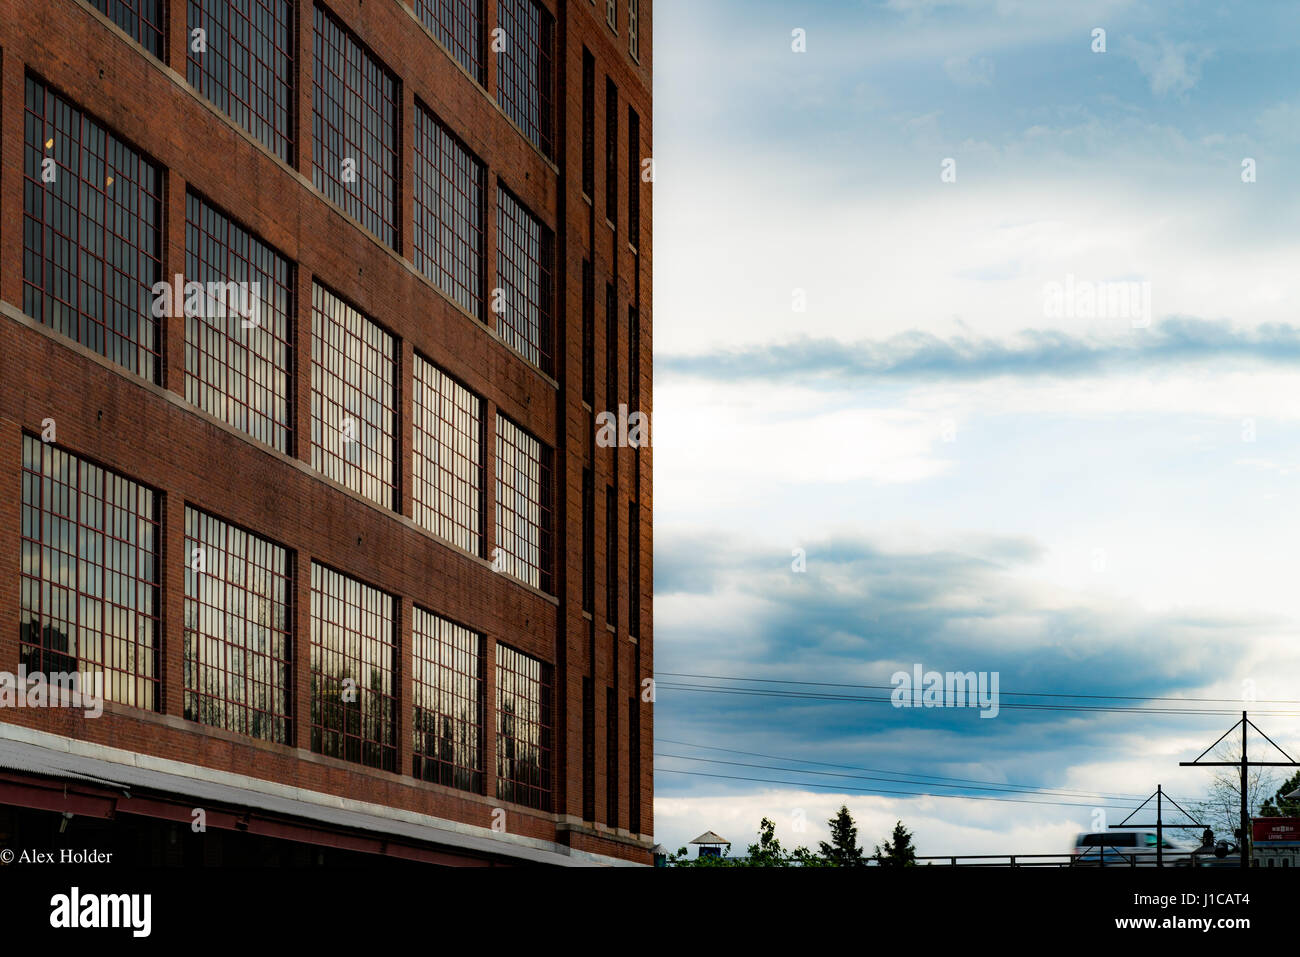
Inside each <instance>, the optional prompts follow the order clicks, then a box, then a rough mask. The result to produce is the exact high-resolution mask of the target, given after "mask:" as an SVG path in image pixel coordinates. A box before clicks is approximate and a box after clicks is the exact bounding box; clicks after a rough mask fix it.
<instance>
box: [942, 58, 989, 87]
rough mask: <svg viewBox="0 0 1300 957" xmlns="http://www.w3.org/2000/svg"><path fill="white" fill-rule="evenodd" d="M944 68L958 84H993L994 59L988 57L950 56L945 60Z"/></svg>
mask: <svg viewBox="0 0 1300 957" xmlns="http://www.w3.org/2000/svg"><path fill="white" fill-rule="evenodd" d="M943 69H944V71H945V72H946V73H947V74H948V76H949V77H951V78H952V81H953V82H954V83H956V84H957V85H958V86H991V85H992V84H993V73H994V67H993V61H992V60H990V59H989V58H988V57H968V56H965V57H964V56H952V57H948V59H946V60H944V62H943Z"/></svg>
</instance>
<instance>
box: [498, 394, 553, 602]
mask: <svg viewBox="0 0 1300 957" xmlns="http://www.w3.org/2000/svg"><path fill="white" fill-rule="evenodd" d="M496 454H497V484H496V493H497V504H496V509H497V522H496V533H497V535H496V543H497V551H498V554H497V555H495V556H494V558H495V559H496V560H497V565H498V567H499V568H500V569H501V570H502V571H503V572H505V573H506V574H507V575H513V576H514V577H515V578H518V579H519V580H520V581H522V582H526V583H527V584H529V585H532V586H533V587H534V588H540V589H542V590H543V591H550V590H551V494H552V492H551V450H550V448H548V447H547V446H545V445H542V443H541V442H539V441H537V439H535V438H533V437H532V436H531V435H529V434H528V433H527V432H525V431H524V430H523V429H521V428H519V427H518V426H517V425H515V424H514V423H513V422H511V421H510V420H509V419H507V418H504V417H503V416H500V415H498V416H497V441H496Z"/></svg>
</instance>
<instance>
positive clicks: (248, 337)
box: [184, 193, 294, 452]
mask: <svg viewBox="0 0 1300 957" xmlns="http://www.w3.org/2000/svg"><path fill="white" fill-rule="evenodd" d="M185 276H186V280H187V282H196V283H200V284H201V286H202V289H203V294H202V295H201V296H197V297H195V299H196V301H193V302H192V301H191V300H190V297H189V295H188V292H187V293H186V296H185V301H186V305H185V309H184V312H185V397H186V398H187V399H188V400H189V401H190V402H193V403H194V404H195V405H197V406H198V407H199V408H201V409H203V410H204V411H205V412H209V413H211V414H212V415H215V416H216V417H217V418H219V419H221V420H222V421H223V422H226V423H228V424H229V425H232V426H234V427H235V428H237V429H240V430H241V431H244V432H247V433H248V434H249V435H251V436H252V437H253V438H255V439H257V440H258V441H259V442H265V443H266V444H267V445H269V446H271V447H273V448H276V449H279V450H280V451H281V452H288V451H289V440H290V437H291V436H292V435H293V394H292V369H293V336H292V333H291V331H290V329H291V327H290V323H291V318H290V317H291V316H292V315H293V294H294V293H293V290H294V272H293V266H292V264H291V263H290V262H289V261H288V260H287V259H285V258H284V257H283V256H281V255H280V254H279V253H277V252H276V251H275V250H273V249H271V247H269V246H266V245H264V244H263V243H261V242H260V241H259V240H258V239H256V238H255V237H254V236H252V235H250V234H249V233H247V232H245V231H244V229H242V228H241V227H240V226H239V225H238V224H236V223H234V222H232V221H231V220H230V219H228V218H227V217H226V216H225V214H223V213H221V212H220V211H219V210H217V209H215V208H214V207H212V206H209V205H208V204H207V203H205V202H204V201H203V200H201V199H200V198H199V197H198V196H196V195H194V194H193V193H189V194H188V195H186V197H185Z"/></svg>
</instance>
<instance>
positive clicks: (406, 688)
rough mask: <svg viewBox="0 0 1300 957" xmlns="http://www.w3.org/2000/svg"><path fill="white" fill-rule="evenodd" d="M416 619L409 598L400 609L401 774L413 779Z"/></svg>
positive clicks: (399, 736) (398, 621)
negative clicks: (413, 677)
mask: <svg viewBox="0 0 1300 957" xmlns="http://www.w3.org/2000/svg"><path fill="white" fill-rule="evenodd" d="M413 617H414V605H413V603H412V602H411V600H410V599H409V598H403V599H401V600H400V601H399V602H398V606H397V635H396V644H397V647H396V650H395V654H394V657H395V658H396V662H395V666H396V668H397V675H396V688H395V691H396V692H397V773H398V774H404V775H408V776H409V775H410V773H411V756H412V752H413V751H414V748H413V747H412V745H411V733H412V730H413V709H414V704H415V695H414V689H413V687H412V676H413V675H414V673H415V668H414V663H413V661H412V655H413V650H414V642H413V641H412V640H411V626H412V623H413V622H412V619H413Z"/></svg>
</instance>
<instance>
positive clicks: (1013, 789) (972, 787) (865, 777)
mask: <svg viewBox="0 0 1300 957" xmlns="http://www.w3.org/2000/svg"><path fill="white" fill-rule="evenodd" d="M655 757H657V758H675V759H678V760H682V761H702V762H705V763H708V764H726V765H730V766H732V767H738V768H761V769H764V770H767V771H784V772H786V773H789V774H816V775H819V776H822V777H833V778H851V779H853V780H855V781H883V782H884V783H886V784H917V785H921V786H928V787H940V788H953V789H955V790H962V791H996V792H999V793H1004V794H1042V795H1048V796H1051V795H1052V794H1053V792H1052V791H1050V790H1047V789H1040V788H1022V787H1017V786H1015V785H997V784H943V783H935V784H929V785H927V784H926V782H925V781H915V780H907V779H903V780H896V779H893V778H881V777H876V776H874V775H869V774H847V773H845V772H843V771H813V770H811V769H807V768H783V767H780V766H778V765H775V764H751V763H749V762H745V761H724V760H723V759H721V758H701V757H691V756H690V755H686V754H665V753H663V752H661V751H656V752H655ZM937 796H938V795H936V797H937ZM1057 796H1059V797H1102V795H1099V794H1096V793H1084V794H1059V795H1057ZM1120 800H1123V799H1120ZM1134 800H1136V799H1134Z"/></svg>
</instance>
